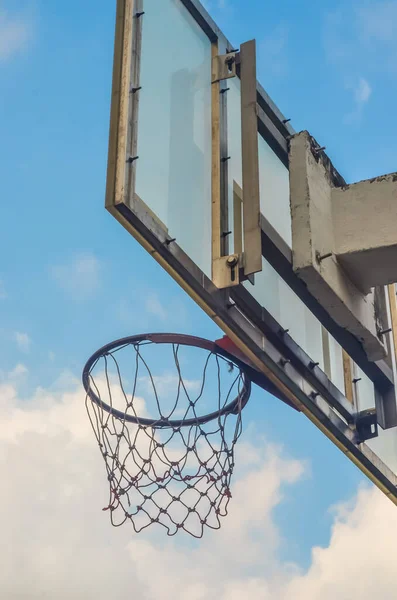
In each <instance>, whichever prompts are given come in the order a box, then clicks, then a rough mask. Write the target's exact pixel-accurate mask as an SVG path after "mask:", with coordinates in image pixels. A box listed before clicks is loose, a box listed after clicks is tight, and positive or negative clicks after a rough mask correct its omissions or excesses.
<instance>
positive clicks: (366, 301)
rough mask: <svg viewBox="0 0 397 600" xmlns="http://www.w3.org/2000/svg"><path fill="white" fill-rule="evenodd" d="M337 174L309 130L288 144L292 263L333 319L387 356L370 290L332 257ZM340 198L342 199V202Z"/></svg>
mask: <svg viewBox="0 0 397 600" xmlns="http://www.w3.org/2000/svg"><path fill="white" fill-rule="evenodd" d="M336 187H337V181H336V172H335V170H334V168H333V166H332V163H331V162H330V160H329V159H328V157H327V156H326V155H325V154H324V153H323V152H322V151H321V149H320V148H319V146H318V144H317V143H316V142H315V140H314V139H313V138H312V137H311V136H310V135H309V133H308V132H307V131H304V132H301V133H299V134H297V135H295V136H294V137H293V138H292V139H291V142H290V202H291V215H292V257H293V267H294V270H295V272H296V273H297V274H298V276H299V277H300V278H301V279H302V280H303V281H305V283H306V285H307V286H308V288H309V290H310V292H311V293H312V294H313V296H315V298H317V300H318V301H319V302H320V303H321V304H322V306H323V307H324V308H325V309H326V310H327V311H328V313H329V314H330V315H331V317H332V318H333V319H334V320H335V321H336V322H337V323H338V324H339V325H341V327H344V328H346V329H347V330H348V331H350V332H351V333H352V334H353V335H355V336H356V337H357V338H358V339H359V340H360V342H361V343H362V344H363V347H364V349H365V351H366V353H367V355H368V357H369V359H370V360H374V361H375V360H380V359H382V358H384V357H385V355H386V349H385V345H384V343H383V340H382V336H380V335H379V331H380V330H381V329H382V327H381V324H380V323H378V320H377V315H376V311H375V300H374V292H373V290H371V291H369V293H365V292H363V291H362V289H360V286H358V285H357V284H356V282H355V281H354V279H353V278H352V277H351V275H350V274H349V273H347V271H346V270H345V269H344V268H343V266H342V264H341V262H340V261H339V260H338V258H337V255H336V247H337V240H338V239H339V237H338V236H337V234H336V232H335V218H334V210H333V202H334V195H333V194H334V191H335V188H336ZM340 201H341V202H342V200H340Z"/></svg>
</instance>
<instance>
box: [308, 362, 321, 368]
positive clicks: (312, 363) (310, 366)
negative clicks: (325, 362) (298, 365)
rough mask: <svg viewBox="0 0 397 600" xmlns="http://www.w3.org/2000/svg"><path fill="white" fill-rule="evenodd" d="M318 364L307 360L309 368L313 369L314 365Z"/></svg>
mask: <svg viewBox="0 0 397 600" xmlns="http://www.w3.org/2000/svg"><path fill="white" fill-rule="evenodd" d="M319 364H320V363H319V362H313V361H311V362H309V369H314V368H315V367H318V366H319Z"/></svg>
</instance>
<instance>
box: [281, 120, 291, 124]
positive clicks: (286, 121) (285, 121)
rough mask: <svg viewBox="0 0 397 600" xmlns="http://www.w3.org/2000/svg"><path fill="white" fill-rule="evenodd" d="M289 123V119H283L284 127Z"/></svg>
mask: <svg viewBox="0 0 397 600" xmlns="http://www.w3.org/2000/svg"><path fill="white" fill-rule="evenodd" d="M290 121H291V119H283V121H282V123H284V125H285V124H286V123H289V122H290Z"/></svg>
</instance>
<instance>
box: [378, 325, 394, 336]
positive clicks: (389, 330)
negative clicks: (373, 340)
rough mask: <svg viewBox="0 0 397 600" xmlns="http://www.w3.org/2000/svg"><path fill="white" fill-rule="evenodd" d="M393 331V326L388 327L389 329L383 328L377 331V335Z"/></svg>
mask: <svg viewBox="0 0 397 600" xmlns="http://www.w3.org/2000/svg"><path fill="white" fill-rule="evenodd" d="M392 331H393V328H392V327H390V329H384V330H383V331H378V335H379V336H382V335H386V334H387V333H391V332H392Z"/></svg>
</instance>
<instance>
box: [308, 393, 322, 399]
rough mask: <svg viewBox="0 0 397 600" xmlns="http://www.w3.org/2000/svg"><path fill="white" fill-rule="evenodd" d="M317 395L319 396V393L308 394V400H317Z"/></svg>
mask: <svg viewBox="0 0 397 600" xmlns="http://www.w3.org/2000/svg"><path fill="white" fill-rule="evenodd" d="M319 395H320V394H319V392H310V398H311V399H312V400H315V399H316V398H318V397H319Z"/></svg>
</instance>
